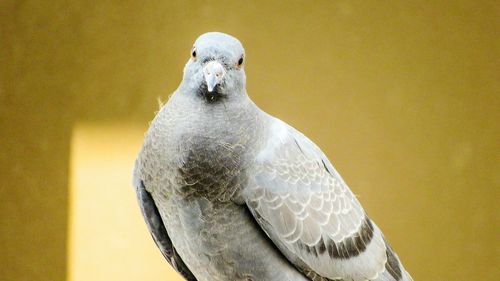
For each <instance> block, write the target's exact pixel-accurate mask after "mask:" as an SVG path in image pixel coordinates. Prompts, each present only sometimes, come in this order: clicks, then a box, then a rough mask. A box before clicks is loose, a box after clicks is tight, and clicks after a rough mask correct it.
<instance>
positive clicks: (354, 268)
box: [244, 119, 401, 281]
mask: <svg viewBox="0 0 500 281" xmlns="http://www.w3.org/2000/svg"><path fill="white" fill-rule="evenodd" d="M269 134H270V135H269V137H268V142H267V143H266V144H265V145H264V147H263V148H262V150H261V151H260V152H259V153H258V155H257V160H256V162H255V165H254V166H253V168H252V169H251V173H249V174H251V175H253V177H252V178H251V179H250V180H249V183H248V186H247V188H246V189H245V192H244V196H245V199H246V202H247V206H248V208H249V209H250V211H251V212H252V214H254V216H255V218H256V220H257V221H258V222H259V224H260V226H261V227H262V228H263V229H264V231H265V232H266V233H267V234H268V236H269V237H270V238H271V239H272V240H273V242H274V243H275V244H276V245H277V246H278V248H279V249H280V250H281V251H282V252H283V254H284V255H285V256H286V257H287V258H288V259H289V260H290V261H291V262H292V263H294V264H295V265H296V266H297V267H298V268H299V269H300V270H302V272H304V274H315V275H319V276H322V277H324V278H328V279H331V280H336V279H338V280H344V279H345V280H354V281H357V280H375V279H376V278H377V277H378V276H382V275H381V274H382V273H383V272H385V271H386V270H387V269H386V262H387V259H388V254H387V253H388V251H389V252H392V251H390V250H389V249H388V247H387V246H386V243H385V241H384V239H383V236H382V233H381V232H380V230H379V229H378V228H377V227H376V225H375V224H374V223H373V222H372V221H371V220H370V219H369V218H368V217H367V215H366V214H365V212H364V210H363V208H362V207H361V205H360V203H359V202H358V200H357V198H356V197H355V196H354V194H353V193H352V192H351V191H350V189H349V188H348V187H347V185H346V184H345V182H344V180H343V179H342V178H341V177H340V175H339V174H338V173H337V171H336V170H335V169H334V167H333V166H332V164H331V163H330V161H328V159H327V158H326V156H325V155H324V154H323V152H321V150H320V149H319V148H318V147H317V146H316V145H315V144H314V143H313V142H312V141H310V140H309V139H307V138H306V137H305V136H304V135H302V134H301V133H300V132H298V131H296V130H295V129H293V128H292V127H290V126H288V125H286V124H285V123H283V122H281V121H279V120H278V119H274V121H273V124H272V126H271V129H270V130H269ZM392 257H394V255H391V256H390V258H392ZM394 265H397V266H399V267H401V265H400V263H399V261H398V263H394V262H393V263H392V264H391V266H393V267H394ZM388 269H390V270H391V273H393V272H397V270H393V268H392V267H388ZM384 274H385V273H384ZM385 275H387V274H385ZM385 275H384V276H385ZM389 275H390V276H393V275H394V276H396V274H389ZM389 275H387V276H389ZM325 280H326V279H325ZM379 280H398V279H379Z"/></svg>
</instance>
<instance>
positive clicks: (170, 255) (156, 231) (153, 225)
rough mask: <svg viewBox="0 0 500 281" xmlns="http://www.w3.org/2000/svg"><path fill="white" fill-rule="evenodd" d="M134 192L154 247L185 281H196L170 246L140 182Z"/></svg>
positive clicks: (161, 224) (155, 211)
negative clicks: (154, 244) (156, 247)
mask: <svg viewBox="0 0 500 281" xmlns="http://www.w3.org/2000/svg"><path fill="white" fill-rule="evenodd" d="M136 192H137V200H138V202H139V206H140V207H141V212H142V215H143V217H144V221H145V222H146V224H147V226H148V229H149V232H150V233H151V236H152V237H153V240H154V241H155V243H156V246H158V248H159V249H160V251H161V253H162V254H163V256H164V257H165V259H166V260H167V261H168V263H170V265H171V266H172V267H173V268H174V269H175V270H176V271H177V272H179V273H180V274H181V275H182V276H183V277H184V278H185V279H186V280H188V281H196V278H195V277H194V276H193V273H191V271H190V270H189V268H188V267H187V266H186V264H184V261H183V260H182V259H181V257H180V256H179V254H178V253H177V251H176V250H175V248H174V246H173V245H172V241H171V240H170V237H168V233H167V230H166V229H165V226H164V225H163V221H162V219H161V217H160V214H159V213H158V209H157V208H156V205H155V203H154V201H153V198H152V197H151V194H149V192H148V191H147V190H146V188H145V187H144V183H143V182H142V181H139V182H138V183H136Z"/></svg>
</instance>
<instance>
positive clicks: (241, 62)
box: [238, 56, 243, 66]
mask: <svg viewBox="0 0 500 281" xmlns="http://www.w3.org/2000/svg"><path fill="white" fill-rule="evenodd" d="M242 64H243V56H242V57H241V58H240V59H239V60H238V66H241V65H242Z"/></svg>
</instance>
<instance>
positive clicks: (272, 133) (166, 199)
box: [133, 32, 412, 281]
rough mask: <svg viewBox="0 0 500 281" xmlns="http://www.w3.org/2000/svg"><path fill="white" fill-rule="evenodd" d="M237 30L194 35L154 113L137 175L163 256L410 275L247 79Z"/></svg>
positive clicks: (253, 271)
mask: <svg viewBox="0 0 500 281" xmlns="http://www.w3.org/2000/svg"><path fill="white" fill-rule="evenodd" d="M244 69H245V50H244V48H243V46H242V44H241V43H240V41H239V40H238V39H236V38H235V37H233V36H230V35H227V34H224V33H220V32H209V33H205V34H203V35H201V36H200V37H198V39H197V40H196V41H195V43H194V45H193V47H192V49H191V56H190V58H189V60H188V62H187V63H186V65H185V67H184V75H183V78H182V82H181V83H180V85H179V87H178V88H177V90H175V92H174V93H173V94H172V96H171V97H170V99H169V100H168V102H167V103H166V104H165V105H163V106H162V108H161V109H160V111H159V112H158V113H157V115H156V116H155V118H154V120H153V121H152V122H151V124H150V128H149V129H148V131H147V133H146V135H145V139H144V143H143V146H142V149H141V151H140V153H139V155H138V157H137V160H136V163H135V168H134V176H133V178H134V179H133V184H134V187H135V191H136V193H137V199H138V202H139V206H140V209H141V212H142V214H143V217H144V219H145V222H146V224H147V226H148V229H149V231H150V233H151V235H152V237H153V240H154V241H155V242H156V245H157V246H158V248H159V249H160V251H161V253H162V254H163V256H164V257H165V259H166V260H167V261H168V262H169V263H170V264H171V266H172V267H173V268H174V269H175V270H176V271H178V272H179V273H180V274H181V275H182V276H183V277H184V278H185V279H186V280H189V281H195V280H198V281H209V280H210V281H212V280H215V281H225V280H228V281H235V280H245V281H250V280H253V281H260V280H271V281H274V280H276V281H307V280H313V281H361V280H376V281H408V280H412V278H411V277H410V275H409V274H408V273H407V272H406V270H405V269H404V267H403V265H402V263H401V261H400V259H399V258H398V256H397V254H396V253H395V252H394V250H393V249H392V248H391V246H390V245H389V243H388V242H387V241H386V239H385V238H384V236H383V234H382V232H381V231H380V229H379V228H378V227H377V225H376V224H375V223H374V222H373V221H372V220H371V219H370V218H369V217H368V215H367V214H366V212H365V211H364V210H363V208H362V206H361V205H360V203H359V201H358V199H357V198H356V196H355V195H354V194H353V193H352V192H351V190H350V189H349V188H348V186H347V185H346V183H345V182H344V180H343V179H342V177H341V176H340V175H339V173H338V172H337V171H336V170H335V168H334V167H333V166H332V164H331V163H330V161H329V160H328V158H327V157H326V156H325V154H324V153H323V152H322V151H321V150H320V148H319V147H318V146H316V145H315V144H314V143H313V142H312V141H311V140H310V139H308V138H307V137H306V136H304V135H303V134H302V133H300V132H299V131H297V130H296V129H294V128H293V127H291V126H289V125H288V124H286V123H284V122H283V121H281V120H279V119H277V118H275V117H273V116H271V115H269V114H267V113H265V112H264V111H262V110H261V109H260V108H259V107H257V105H255V103H253V101H252V100H251V99H250V98H249V96H248V95H247V91H246V76H245V71H244Z"/></svg>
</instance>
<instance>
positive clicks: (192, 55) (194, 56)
mask: <svg viewBox="0 0 500 281" xmlns="http://www.w3.org/2000/svg"><path fill="white" fill-rule="evenodd" d="M191 57H192V58H193V59H196V48H194V47H193V51H192V52H191Z"/></svg>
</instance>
